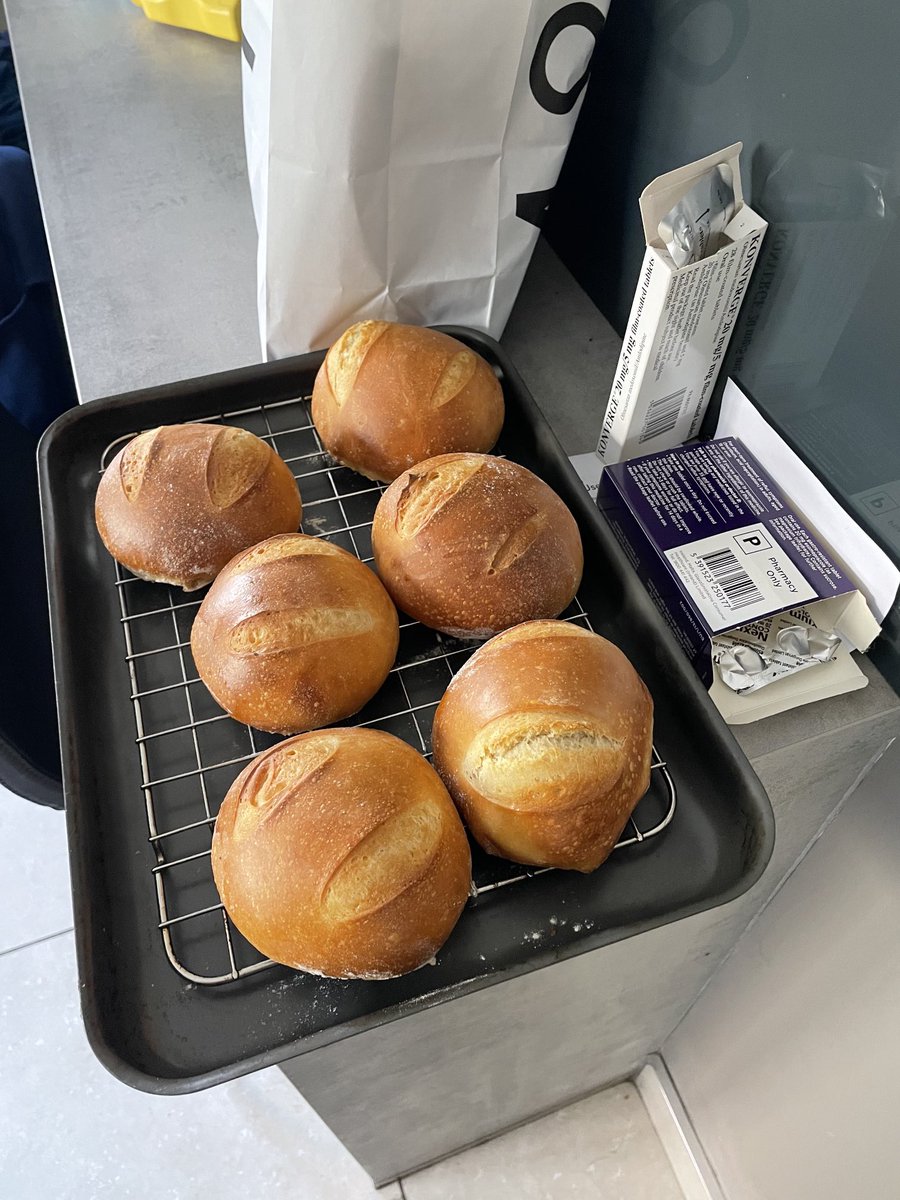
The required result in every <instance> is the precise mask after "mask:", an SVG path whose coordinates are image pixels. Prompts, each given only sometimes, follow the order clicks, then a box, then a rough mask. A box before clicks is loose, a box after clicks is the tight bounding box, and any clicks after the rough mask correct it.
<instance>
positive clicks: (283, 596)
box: [191, 533, 399, 733]
mask: <svg viewBox="0 0 900 1200" xmlns="http://www.w3.org/2000/svg"><path fill="white" fill-rule="evenodd" d="M398 639H399V626H398V622H397V611H396V609H395V608H394V606H393V604H392V603H391V601H390V597H389V596H388V594H387V592H386V591H385V590H384V588H383V587H382V586H381V584H380V583H379V582H378V579H377V578H376V576H375V575H374V574H373V573H372V571H370V570H369V568H368V567H366V566H363V564H362V563H361V562H360V561H359V559H358V558H354V557H353V555H352V554H348V553H347V551H346V550H341V549H340V547H338V546H333V545H332V544H331V543H330V542H325V541H322V539H321V538H314V537H307V536H306V535H305V534H302V533H294V534H281V535H280V536H279V537H274V538H269V539H268V541H265V542H261V543H260V544H259V545H258V546H254V547H253V548H252V549H251V550H246V551H245V552H244V553H243V554H239V555H238V556H237V558H234V559H232V561H231V562H230V563H229V564H228V566H227V567H225V569H224V570H223V571H222V572H221V573H220V574H219V577H218V579H216V581H215V583H214V584H213V586H212V587H211V588H210V589H209V592H208V593H207V595H206V596H205V597H204V600H203V603H202V604H201V605H200V611H199V612H198V613H197V617H196V619H195V621H194V626H193V628H192V630H191V651H192V652H193V655H194V663H195V665H196V667H197V672H198V674H199V675H200V678H201V679H202V680H203V682H204V683H205V684H206V686H207V687H208V688H209V690H210V692H211V693H212V696H213V699H214V700H216V701H217V702H218V703H219V704H221V706H222V707H223V708H224V709H225V711H226V712H227V713H230V714H231V716H233V717H234V718H235V719H236V720H238V721H243V722H245V723H246V724H247V725H253V726H255V728H257V729H266V730H269V731H270V732H273V733H298V732H300V731H301V730H304V729H315V728H316V727H317V726H319V725H330V724H331V723H332V721H340V720H342V719H343V718H344V717H349V716H350V715H351V714H352V713H355V712H356V711H357V710H358V709H360V708H362V706H363V705H364V704H365V703H366V701H367V700H370V699H371V698H372V696H374V695H375V693H376V692H377V691H378V689H379V688H380V687H381V685H382V683H384V681H385V678H386V677H387V673H388V671H390V669H391V666H392V665H393V662H394V658H395V657H396V654H397V643H398Z"/></svg>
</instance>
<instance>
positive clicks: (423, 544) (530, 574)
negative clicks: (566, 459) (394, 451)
mask: <svg viewBox="0 0 900 1200" xmlns="http://www.w3.org/2000/svg"><path fill="white" fill-rule="evenodd" d="M372 550H373V553H374V555H375V563H376V565H377V567H378V573H379V575H380V576H381V578H382V581H383V582H384V585H385V587H386V588H387V590H388V591H389V592H390V594H391V596H392V597H393V599H394V602H395V603H396V604H397V605H398V607H399V608H402V609H403V611H404V612H407V613H409V615H410V616H411V617H415V618H416V620H417V621H421V622H422V623H423V624H425V625H429V626H431V627H432V628H433V629H439V630H441V631H442V632H444V633H449V634H453V635H454V636H455V637H470V638H472V637H476V638H478V637H490V636H491V635H492V634H494V633H499V632H500V630H502V629H508V628H509V627H510V626H511V625H517V624H518V623H519V622H520V621H528V620H531V619H533V618H537V617H555V616H557V615H558V614H559V613H561V612H562V611H563V609H564V608H566V606H567V605H568V604H570V603H571V601H572V599H573V597H574V596H575V593H576V591H577V590H578V585H579V583H580V582H581V571H582V567H583V565H584V559H583V555H582V550H581V536H580V534H579V532H578V526H577V525H576V523H575V518H574V517H573V516H572V514H571V513H570V512H569V510H568V509H567V508H566V506H565V504H563V502H562V500H560V498H559V496H557V494H556V493H555V492H554V491H552V490H551V489H550V488H549V487H548V486H547V485H546V483H544V482H543V480H541V479H538V477H537V476H536V475H532V473H531V472H530V471H527V470H526V469H525V468H524V467H520V466H519V465H518V464H517V463H514V462H510V461H509V460H508V459H503V458H494V457H492V456H491V455H488V454H442V455H439V456H438V457H437V458H430V459H428V460H427V461H426V462H421V463H418V464H417V465H416V466H415V467H414V468H413V469H412V470H411V471H406V472H405V473H404V474H403V475H401V476H400V478H399V479H396V480H395V481H394V482H393V483H392V484H391V486H390V487H389V488H388V489H387V491H386V492H385V493H384V495H383V496H382V497H381V499H380V500H379V502H378V507H377V509H376V510H375V521H374V524H373V526H372Z"/></svg>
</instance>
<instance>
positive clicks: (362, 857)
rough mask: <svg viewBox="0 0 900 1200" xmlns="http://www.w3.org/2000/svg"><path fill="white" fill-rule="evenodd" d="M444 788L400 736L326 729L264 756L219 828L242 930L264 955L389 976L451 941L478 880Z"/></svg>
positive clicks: (244, 778) (225, 896)
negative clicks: (471, 885) (471, 884)
mask: <svg viewBox="0 0 900 1200" xmlns="http://www.w3.org/2000/svg"><path fill="white" fill-rule="evenodd" d="M471 865H472V864H471V858H470V855H469V843H468V841H467V839H466V834H465V831H464V829H463V827H462V824H461V822H460V819H459V817H458V816H457V814H456V810H455V809H454V807H453V804H452V802H451V800H450V797H449V796H448V795H447V792H446V790H445V789H444V786H443V784H442V783H441V781H440V779H438V777H437V775H436V774H435V772H434V771H433V770H432V768H431V767H430V766H429V765H428V763H427V762H426V761H425V759H424V758H422V757H421V755H419V754H417V753H416V751H415V750H413V749H412V747H411V746H408V745H407V744H406V743H405V742H401V741H400V739H399V738H395V737H392V736H391V735H390V734H388V733H379V732H377V731H375V730H373V729H327V730H322V731H320V732H318V733H306V734H303V735H302V736H301V737H297V738H291V739H290V741H287V742H282V743H281V744H280V745H278V746H275V747H274V748H273V749H271V750H268V751H267V752H266V753H265V754H262V755H261V756H260V757H259V758H257V759H255V760H254V761H253V762H252V763H251V764H250V765H249V766H248V767H247V768H246V769H245V770H244V771H242V772H241V774H240V775H239V776H238V777H237V779H236V780H235V782H234V783H233V784H232V786H231V788H230V789H229V791H228V795H227V796H226V797H225V800H224V802H223V804H222V808H221V811H220V812H219V816H218V819H217V820H216V828H215V834H214V835H213V844H212V868H213V875H214V876H215V880H216V886H217V887H218V889H219V894H220V895H221V897H222V903H223V904H224V905H225V908H226V910H227V912H228V914H229V916H230V917H231V919H232V920H233V921H234V923H235V925H237V927H238V929H239V930H240V931H241V933H242V934H243V935H244V937H246V938H247V940H248V941H250V942H252V943H253V945H254V946H256V948H257V949H258V950H260V951H261V952H262V953H263V954H265V955H266V956H267V957H268V958H273V959H275V960H276V961H277V962H281V963H285V964H286V965H287V966H289V967H296V968H297V969H298V970H301V971H311V972H313V973H315V974H317V975H330V976H333V977H336V978H339V979H388V978H390V977H392V976H394V975H403V974H404V973H405V972H407V971H412V970H414V969H415V968H416V967H420V966H422V965H423V963H426V962H428V960H429V959H430V958H432V957H433V955H434V954H435V952H436V951H437V950H439V949H440V947H441V946H442V945H443V944H444V942H445V941H446V940H447V937H448V936H449V934H450V931H451V930H452V929H453V926H454V925H455V924H456V921H457V918H458V917H459V914H460V912H461V910H462V907H463V905H464V904H465V902H466V897H467V895H468V892H469V885H470V882H471Z"/></svg>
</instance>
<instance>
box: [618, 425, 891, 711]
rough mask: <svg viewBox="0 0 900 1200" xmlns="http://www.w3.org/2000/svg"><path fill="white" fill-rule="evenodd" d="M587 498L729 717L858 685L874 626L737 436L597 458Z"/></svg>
mask: <svg viewBox="0 0 900 1200" xmlns="http://www.w3.org/2000/svg"><path fill="white" fill-rule="evenodd" d="M597 503H598V505H599V506H600V508H601V509H602V510H603V511H604V513H605V515H606V517H607V519H608V520H609V522H610V524H611V525H612V528H613V530H614V531H615V533H616V536H617V537H618V539H619V541H620V543H621V544H622V546H623V547H624V548H625V551H626V553H627V554H628V556H629V558H630V559H631V561H632V563H633V564H634V566H635V567H636V568H637V569H638V570H639V571H640V573H641V575H642V578H643V579H644V582H645V584H646V586H647V587H648V589H649V591H650V593H651V595H652V596H653V598H654V600H655V601H656V603H657V605H658V606H659V608H660V609H661V611H662V613H663V615H664V616H665V617H666V620H667V622H668V624H669V626H670V627H671V629H672V631H673V632H674V634H675V636H676V638H677V639H678V641H679V643H680V645H681V646H682V648H683V649H684V651H685V653H686V654H687V655H688V657H689V658H690V659H691V661H692V663H693V664H694V667H695V669H696V670H697V672H698V674H699V675H700V677H701V678H702V679H703V681H704V683H705V684H706V685H707V687H709V689H710V695H711V696H712V698H713V700H714V701H715V703H716V705H717V707H718V708H719V710H720V712H721V713H722V715H723V716H724V717H725V719H726V720H727V721H729V722H730V723H732V724H742V723H744V722H747V721H755V720H758V719H759V718H760V717H762V716H769V715H771V714H773V713H776V712H782V711H784V710H785V709H788V708H794V707H796V705H797V704H803V703H807V702H809V701H810V700H818V699H822V698H824V697H826V696H832V695H838V694H840V693H841V692H845V691H851V690H854V689H855V688H859V687H864V686H865V683H866V680H865V676H864V675H863V674H862V672H861V671H860V670H859V668H858V667H857V666H856V664H855V663H854V662H853V659H852V658H851V656H850V650H851V649H854V650H866V649H867V648H868V646H869V645H870V644H871V642H872V641H873V640H874V639H875V638H876V637H877V636H878V634H879V632H880V627H879V625H878V622H877V621H876V619H875V617H874V616H873V615H872V613H871V611H870V609H869V607H868V605H867V604H866V600H865V597H864V596H863V595H862V593H861V592H860V591H859V590H858V589H857V587H856V584H855V582H854V581H853V580H851V579H850V578H848V576H847V575H846V574H845V573H844V572H843V571H842V569H841V568H840V567H839V566H838V565H837V563H836V562H835V561H834V559H833V557H832V556H831V555H830V554H829V553H828V551H827V550H826V549H825V548H824V547H823V546H822V545H821V543H820V542H819V541H818V540H817V539H816V537H815V536H814V535H813V533H812V532H811V531H810V529H809V528H808V526H807V525H806V523H805V522H804V521H803V520H802V518H801V517H800V516H798V514H797V513H796V512H795V511H794V510H793V509H792V508H791V506H790V504H789V503H788V501H787V500H786V499H785V498H784V495H783V494H782V492H781V491H780V490H779V488H778V486H777V485H776V484H775V482H774V480H773V479H772V478H771V477H770V476H769V475H768V473H767V472H766V471H765V469H764V468H763V467H762V466H761V465H760V463H759V462H758V461H757V460H756V459H755V458H754V457H753V455H752V454H751V453H750V452H749V451H748V450H747V449H746V448H745V447H744V446H743V444H742V443H741V442H740V441H738V439H736V438H722V439H716V440H713V441H709V442H700V443H696V444H693V445H689V446H681V447H677V448H675V449H672V450H665V451H662V452H661V453H658V454H650V455H646V456H644V457H641V458H636V459H632V460H631V461H629V462H625V463H617V464H614V465H612V466H607V467H606V469H605V470H604V472H603V475H602V477H601V479H600V486H599V492H598V499H597Z"/></svg>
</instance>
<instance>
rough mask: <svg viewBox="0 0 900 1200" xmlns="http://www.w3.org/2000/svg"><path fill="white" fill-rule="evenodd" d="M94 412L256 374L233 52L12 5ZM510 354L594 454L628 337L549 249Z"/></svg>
mask: <svg viewBox="0 0 900 1200" xmlns="http://www.w3.org/2000/svg"><path fill="white" fill-rule="evenodd" d="M5 3H6V10H7V18H8V21H9V27H10V34H11V37H12V42H13V50H14V53H15V59H16V67H17V71H18V76H19V85H20V88H21V92H22V99H23V104H24V108H25V114H26V120H27V123H28V133H29V138H30V141H31V148H32V154H33V158H34V165H35V171H36V174H37V180H38V187H39V190H40V195H41V202H42V205H43V210H44V220H45V223H46V227H47V234H48V238H49V242H50V248H51V254H52V257H53V263H54V269H55V272H56V278H57V284H58V287H59V294H60V299H61V304H62V309H63V316H64V321H65V326H66V333H67V336H68V340H69V348H70V353H71V357H72V363H73V366H74V370H75V376H76V381H77V384H78V391H79V396H80V399H81V400H82V401H86V400H91V399H94V398H96V397H99V396H104V395H111V394H114V393H116V392H122V391H129V390H132V389H135V388H139V387H145V386H149V385H152V384H160V383H166V382H169V381H172V380H175V379H185V378H189V377H191V376H194V375H203V374H207V373H209V372H213V371H221V370H226V369H228V368H232V367H238V366H243V365H246V364H248V363H253V362H258V361H259V360H260V342H259V335H258V327H257V316H256V297H255V292H256V270H255V257H256V230H255V227H254V222H253V214H252V210H251V205H250V192H249V186H248V183H247V176H246V168H245V161H244V147H243V136H242V119H241V95H240V57H239V56H240V51H239V49H238V47H237V46H235V45H233V44H231V43H227V42H222V41H217V40H215V39H213V38H209V37H206V36H204V35H203V34H196V33H190V32H186V31H183V30H178V29H172V28H169V27H166V26H163V25H158V24H154V23H151V22H150V21H147V20H146V19H145V18H144V17H143V16H142V15H141V13H140V12H139V11H138V10H137V9H136V8H135V7H134V5H132V4H131V3H130V0H78V3H74V2H73V0H5ZM503 342H504V345H505V347H506V349H507V350H508V351H509V353H510V355H511V357H512V358H513V360H514V361H515V362H516V364H517V366H518V367H519V369H520V370H521V372H522V375H523V377H524V379H525V381H526V383H527V384H528V386H529V387H530V389H531V390H532V392H533V394H534V396H535V398H536V399H537V401H538V403H539V404H540V406H541V407H542V408H543V410H544V412H545V413H546V415H547V417H548V418H549V420H550V423H551V424H552V426H553V428H554V429H555V431H556V433H557V436H558V437H559V438H560V441H561V442H562V444H563V447H564V448H565V450H566V451H567V452H568V453H569V454H574V453H577V452H580V451H584V450H589V449H592V448H593V445H594V444H595V441H596V436H597V431H598V428H599V424H600V417H601V412H602V409H603V405H604V400H605V397H606V395H607V394H608V391H609V385H610V381H611V379H612V375H613V371H614V368H615V363H616V359H617V356H618V351H619V339H618V338H617V337H616V335H615V333H614V332H613V331H612V330H611V328H610V327H609V325H608V324H607V322H606V321H605V320H604V318H603V317H602V316H601V314H600V313H599V312H598V310H597V309H596V308H595V307H594V305H593V304H592V302H591V301H590V300H589V299H588V297H587V296H586V295H585V293H584V292H583V291H582V290H581V289H580V288H579V287H578V285H577V284H576V283H575V281H574V280H573V279H572V276H571V275H570V274H569V272H568V271H567V270H566V269H565V267H564V266H563V265H562V263H561V262H560V261H559V259H558V258H557V257H556V255H555V254H554V253H553V251H552V250H551V249H550V248H549V246H547V245H546V243H544V242H540V243H539V244H538V248H537V250H536V252H535V255H534V258H533V260H532V263H531V266H530V268H529V271H528V274H527V275H526V278H525V283H524V285H523V287H522V290H521V293H520V295H519V299H518V302H517V304H516V307H515V309H514V311H513V314H512V316H511V318H510V321H509V325H508V327H507V331H506V334H505V335H504V338H503ZM865 667H866V672H867V674H868V675H869V677H870V684H871V686H870V687H869V688H867V689H866V690H865V691H864V692H862V693H858V692H857V693H853V694H851V695H849V696H842V697H837V698H836V699H833V700H829V701H824V702H820V703H818V704H814V705H810V706H807V707H806V708H802V709H798V710H796V711H795V712H793V713H789V714H786V715H784V716H781V717H778V718H769V719H768V720H766V721H761V722H758V723H757V724H755V725H751V726H747V727H744V728H743V729H739V730H738V736H739V739H740V741H741V743H742V744H743V745H744V747H745V749H746V751H747V753H748V754H749V755H750V757H751V758H756V757H758V756H759V755H760V754H762V753H765V752H767V751H768V750H771V749H773V748H776V747H781V746H785V745H788V744H791V743H796V742H800V741H803V740H805V739H806V738H809V737H817V736H823V735H825V736H827V735H828V733H829V732H830V731H833V730H835V729H837V728H842V727H845V726H847V725H852V724H854V723H856V722H857V721H864V720H866V719H868V718H869V717H871V716H872V715H873V714H874V713H876V712H880V711H883V710H885V709H889V708H892V707H893V706H894V705H895V704H896V702H897V700H896V696H895V695H894V694H893V692H892V691H891V689H890V688H889V687H888V686H887V684H886V683H885V682H884V681H883V680H882V679H881V677H880V676H879V675H878V673H877V672H876V671H875V670H874V668H872V667H871V666H870V665H869V664H868V663H866V664H865Z"/></svg>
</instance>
